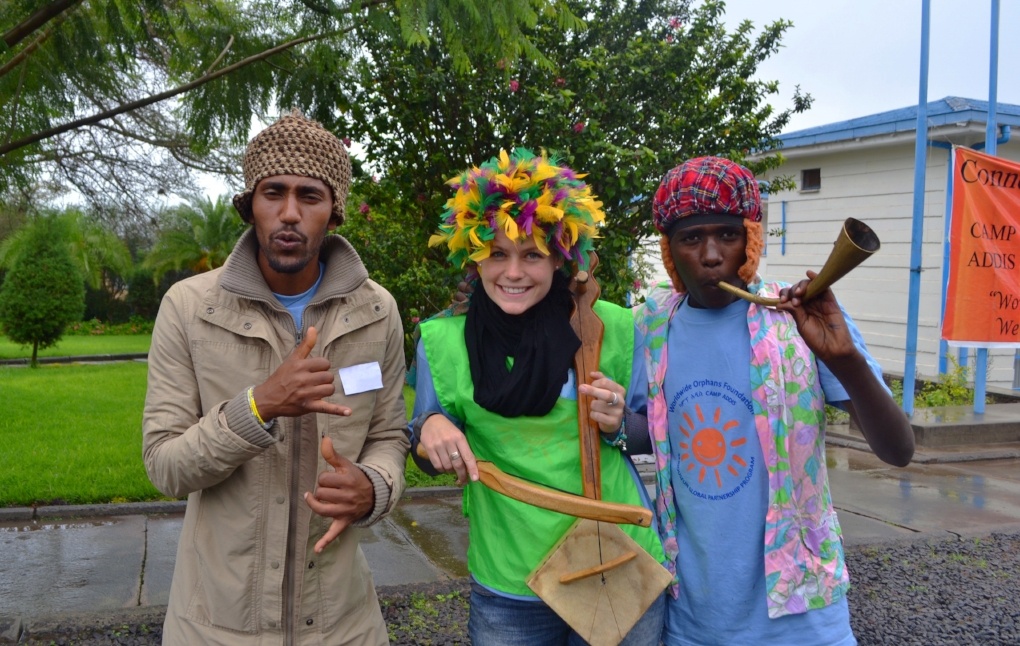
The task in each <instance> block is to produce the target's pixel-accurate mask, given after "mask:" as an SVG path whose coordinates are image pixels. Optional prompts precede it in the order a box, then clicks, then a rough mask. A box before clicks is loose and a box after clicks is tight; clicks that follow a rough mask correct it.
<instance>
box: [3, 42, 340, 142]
mask: <svg viewBox="0 0 1020 646" xmlns="http://www.w3.org/2000/svg"><path fill="white" fill-rule="evenodd" d="M344 31H348V30H342V31H337V32H330V33H326V34H316V35H314V36H305V37H303V38H297V39H295V40H292V41H289V42H286V43H283V44H282V45H277V46H276V47H273V48H271V49H267V50H266V51H264V52H260V53H258V54H255V55H253V56H249V57H248V58H246V59H244V60H242V61H238V62H236V63H234V64H233V65H228V66H227V67H224V68H223V69H220V70H217V71H215V72H213V73H211V74H206V75H204V76H201V77H199V78H197V79H195V80H194V81H192V82H191V83H185V84H184V85H179V86H177V87H175V88H173V89H171V90H167V91H166V92H160V93H159V94H154V95H152V96H149V97H146V98H144V99H139V100H137V101H132V102H130V103H125V104H123V105H119V106H117V107H116V108H112V109H110V110H107V111H105V112H101V113H99V114H95V115H92V116H91V117H85V118H83V119H78V120H76V121H71V122H69V123H65V124H63V125H61V126H56V127H54V128H50V129H49V130H44V131H42V132H37V133H35V134H32V135H29V136H27V137H22V138H21V139H18V140H17V141H14V142H11V143H9V144H4V145H3V146H0V157H2V156H4V155H6V154H7V153H9V152H11V151H12V150H17V149H19V148H24V147H25V146H29V145H31V144H34V143H37V142H39V141H42V140H44V139H49V138H50V137H55V136H57V135H59V134H63V133H65V132H68V131H69V130H75V129H77V128H81V127H82V126H90V125H92V124H95V123H99V122H100V121H105V120H106V119H109V118H111V117H115V116H117V115H119V114H124V113H125V112H131V111H132V110H137V109H138V108H144V107H145V106H147V105H152V104H153V103H158V102H160V101H164V100H166V99H169V98H172V97H175V96H177V95H178V94H183V93H185V92H188V91H190V90H193V89H195V88H197V87H199V86H201V85H204V84H206V83H208V82H210V81H214V80H216V79H218V78H219V77H221V76H224V75H226V74H230V73H231V72H234V71H236V70H239V69H241V68H243V67H247V66H248V65H251V64H252V63H257V62H259V61H261V60H263V59H266V58H269V57H270V56H273V55H275V54H279V53H280V52H283V51H286V50H288V49H290V48H292V47H296V46H298V45H303V44H304V43H310V42H314V41H316V40H323V39H325V38H329V37H331V36H336V35H338V34H341V33H344Z"/></svg>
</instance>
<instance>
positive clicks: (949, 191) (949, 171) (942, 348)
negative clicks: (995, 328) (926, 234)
mask: <svg viewBox="0 0 1020 646" xmlns="http://www.w3.org/2000/svg"><path fill="white" fill-rule="evenodd" d="M939 144H943V142H940V141H933V142H932V145H933V146H937V147H938V148H943V147H944V148H948V149H949V157H948V161H947V162H946V208H945V211H944V215H943V216H942V312H941V313H940V314H939V320H940V321H942V322H945V319H946V288H947V287H949V232H950V226H951V219H952V215H953V147H952V146H950V145H949V144H943V145H941V146H940V145H939ZM948 354H949V344H948V343H946V340H945V339H941V338H940V339H939V374H940V375H944V374H946V370H947V369H948V367H949V366H948V363H949V362H948V360H947V359H946V356H947V355H948Z"/></svg>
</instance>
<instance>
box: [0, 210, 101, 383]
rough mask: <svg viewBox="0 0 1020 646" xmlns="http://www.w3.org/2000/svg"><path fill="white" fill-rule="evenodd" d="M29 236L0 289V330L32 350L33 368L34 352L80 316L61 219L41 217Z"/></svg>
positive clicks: (81, 299)
mask: <svg viewBox="0 0 1020 646" xmlns="http://www.w3.org/2000/svg"><path fill="white" fill-rule="evenodd" d="M29 232H30V233H29V235H28V237H27V240H26V241H25V243H24V246H23V247H22V251H21V253H19V254H18V256H17V258H15V260H14V262H13V264H12V265H11V268H10V270H9V271H8V272H7V274H6V276H5V277H4V283H3V286H2V287H0V331H2V332H3V333H4V334H5V335H6V336H7V337H8V338H10V339H11V340H12V341H14V342H15V343H20V344H22V345H31V346H32V363H31V365H32V367H33V368H34V367H36V365H37V357H38V355H39V348H48V347H50V346H52V345H54V344H55V343H56V342H57V341H59V340H60V337H61V336H62V335H63V333H64V328H66V327H67V325H68V324H70V323H73V322H75V321H77V320H79V319H80V318H81V315H82V312H83V311H84V309H85V283H84V281H83V280H82V277H81V274H80V273H79V272H78V267H77V266H76V265H75V263H74V261H73V260H72V259H71V255H70V252H69V249H68V246H69V241H68V237H69V234H68V231H67V225H66V223H65V222H64V221H62V220H61V219H60V218H58V217H55V216H47V217H44V218H43V219H42V220H41V221H40V223H39V225H37V226H33V227H31V228H30V229H29Z"/></svg>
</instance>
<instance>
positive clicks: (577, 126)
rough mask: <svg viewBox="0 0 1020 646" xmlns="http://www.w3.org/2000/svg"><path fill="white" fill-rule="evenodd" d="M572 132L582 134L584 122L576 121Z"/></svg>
mask: <svg viewBox="0 0 1020 646" xmlns="http://www.w3.org/2000/svg"><path fill="white" fill-rule="evenodd" d="M574 132H584V122H583V121H578V122H577V123H575V124H574Z"/></svg>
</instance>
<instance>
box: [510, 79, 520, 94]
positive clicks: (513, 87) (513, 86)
mask: <svg viewBox="0 0 1020 646" xmlns="http://www.w3.org/2000/svg"><path fill="white" fill-rule="evenodd" d="M520 87H521V84H520V83H519V82H518V81H517V79H511V81H510V91H511V92H516V91H517V90H518V89H519V88H520Z"/></svg>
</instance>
